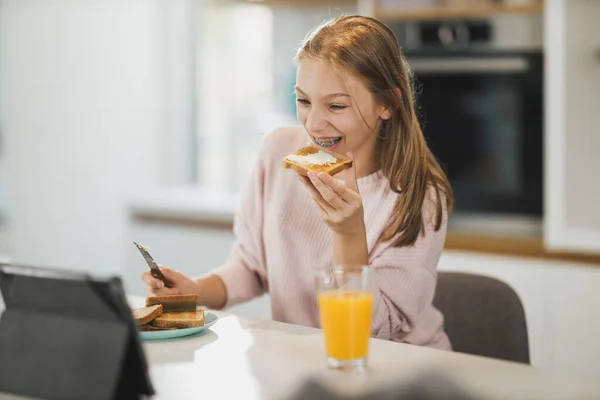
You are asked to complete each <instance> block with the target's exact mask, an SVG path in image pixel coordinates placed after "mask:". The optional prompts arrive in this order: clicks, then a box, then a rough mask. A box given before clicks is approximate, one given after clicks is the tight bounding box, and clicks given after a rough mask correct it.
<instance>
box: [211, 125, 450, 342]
mask: <svg viewBox="0 0 600 400" xmlns="http://www.w3.org/2000/svg"><path fill="white" fill-rule="evenodd" d="M308 141H309V138H308V136H307V134H306V133H305V132H304V131H303V130H302V128H297V127H293V128H282V129H279V130H277V131H275V132H273V133H271V134H269V135H267V136H266V137H265V138H264V140H263V143H262V146H261V150H260V153H259V157H258V162H257V166H256V168H255V170H254V171H253V173H252V176H251V179H250V182H249V185H248V188H247V190H246V193H245V196H244V198H243V202H242V206H241V207H240V210H239V211H238V213H237V214H236V217H235V223H234V232H235V235H236V238H237V240H236V242H235V244H234V246H233V248H232V250H231V253H230V255H229V258H228V260H227V262H226V263H225V264H224V265H223V266H221V267H220V268H217V269H216V270H215V271H213V272H214V273H216V274H217V275H218V276H220V277H221V279H222V280H223V282H224V283H225V287H226V289H227V304H226V305H225V307H229V306H233V305H235V304H239V303H241V302H243V301H248V300H250V299H252V298H254V297H257V296H260V295H262V294H264V293H266V292H268V293H270V297H271V310H272V316H273V319H274V320H276V321H281V322H288V323H292V324H299V325H306V326H312V327H319V326H320V322H319V312H318V307H317V296H316V293H315V284H314V277H313V271H314V270H315V268H318V267H323V266H329V265H331V264H332V260H333V245H332V233H331V230H330V229H329V227H328V226H327V225H326V224H325V223H324V222H323V221H322V220H321V218H320V216H319V214H318V212H317V207H316V205H315V204H314V203H313V200H312V198H311V196H310V194H309V193H308V191H307V189H306V188H305V187H304V186H303V185H302V183H301V182H300V181H299V180H298V179H297V177H296V173H295V172H293V171H290V170H286V169H284V168H283V167H282V166H281V160H282V159H283V158H284V157H285V156H286V155H288V154H290V153H292V152H294V151H296V150H297V149H298V148H300V147H301V146H303V145H305V144H308ZM358 186H359V192H360V194H361V196H362V199H363V207H364V215H365V224H366V228H367V245H368V250H369V265H370V267H371V268H375V269H376V271H377V273H376V276H377V282H378V286H379V293H378V294H377V296H376V298H375V303H374V304H375V305H374V313H373V326H372V336H374V337H377V338H382V339H389V340H394V341H400V342H406V343H412V344H417V345H424V346H431V347H437V348H443V349H449V348H450V343H449V341H448V338H447V336H446V334H445V333H444V330H443V318H442V315H441V313H440V312H439V311H438V310H436V309H435V308H434V307H433V306H432V304H431V302H432V299H433V295H434V291H435V286H436V266H437V263H438V260H439V257H440V254H441V252H442V249H443V245H444V239H445V235H446V225H445V224H444V226H443V227H442V229H440V230H439V231H438V232H434V230H433V228H432V226H431V225H432V224H431V222H429V223H428V224H427V229H426V234H425V236H421V237H420V238H419V240H418V241H417V242H416V244H415V245H414V246H411V247H401V248H398V247H392V246H390V243H389V242H381V241H378V239H379V238H380V236H381V234H382V232H383V229H384V227H385V225H386V223H387V222H388V220H389V219H390V216H391V212H392V209H393V206H394V202H395V200H396V198H397V196H399V195H398V194H396V193H394V192H392V191H391V190H390V189H389V186H388V181H387V179H386V178H385V177H384V176H383V174H382V172H381V171H379V172H376V173H374V174H372V175H369V176H366V177H363V178H360V179H358ZM423 210H424V215H425V220H426V221H431V220H432V217H433V210H434V208H433V206H432V203H431V202H429V201H426V204H425V205H424V207H423Z"/></svg>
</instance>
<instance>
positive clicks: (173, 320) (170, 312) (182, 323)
mask: <svg viewBox="0 0 600 400" xmlns="http://www.w3.org/2000/svg"><path fill="white" fill-rule="evenodd" d="M198 302H199V296H198V295H197V294H183V295H173V296H151V297H148V298H146V307H142V308H136V309H134V310H132V312H133V319H134V320H135V322H136V324H137V326H138V329H139V330H141V331H161V330H170V329H181V328H193V327H197V326H203V325H204V310H202V309H199V308H198Z"/></svg>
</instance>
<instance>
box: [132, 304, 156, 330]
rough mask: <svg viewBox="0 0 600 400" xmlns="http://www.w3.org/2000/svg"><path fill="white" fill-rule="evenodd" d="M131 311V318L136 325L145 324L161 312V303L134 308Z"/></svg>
mask: <svg viewBox="0 0 600 400" xmlns="http://www.w3.org/2000/svg"><path fill="white" fill-rule="evenodd" d="M131 312H132V313H133V319H134V320H135V323H136V324H138V325H145V324H147V323H149V322H150V321H152V320H153V319H155V318H156V317H158V316H159V315H160V314H162V312H163V306H162V305H161V304H155V305H152V306H148V307H142V308H136V309H134V310H131Z"/></svg>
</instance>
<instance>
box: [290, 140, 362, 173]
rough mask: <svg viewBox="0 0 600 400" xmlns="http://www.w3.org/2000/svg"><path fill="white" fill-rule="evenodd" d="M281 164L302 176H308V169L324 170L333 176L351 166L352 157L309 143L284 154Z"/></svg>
mask: <svg viewBox="0 0 600 400" xmlns="http://www.w3.org/2000/svg"><path fill="white" fill-rule="evenodd" d="M282 165H283V167H284V168H288V169H291V170H294V171H296V172H297V173H299V174H300V175H303V176H308V171H314V172H317V173H318V172H325V173H326V174H329V175H332V176H333V175H335V174H337V173H339V172H341V171H343V170H345V169H347V168H352V159H350V158H348V157H346V156H344V155H341V154H338V153H334V152H333V151H328V150H325V149H322V148H320V147H318V146H315V145H310V146H306V147H303V148H301V149H300V150H298V151H296V152H295V153H292V154H290V155H288V156H286V157H285V158H284V159H283V162H282Z"/></svg>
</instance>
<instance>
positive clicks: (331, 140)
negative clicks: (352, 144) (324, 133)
mask: <svg viewBox="0 0 600 400" xmlns="http://www.w3.org/2000/svg"><path fill="white" fill-rule="evenodd" d="M340 140H342V138H341V137H336V138H327V139H317V138H315V142H316V143H317V144H318V145H319V146H323V147H331V146H333V145H334V144H336V143H337V142H339V141H340Z"/></svg>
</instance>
